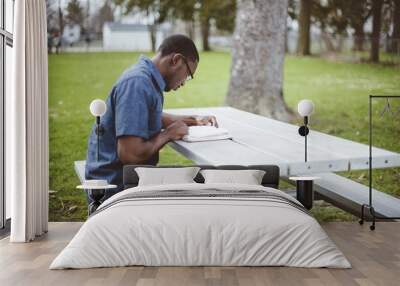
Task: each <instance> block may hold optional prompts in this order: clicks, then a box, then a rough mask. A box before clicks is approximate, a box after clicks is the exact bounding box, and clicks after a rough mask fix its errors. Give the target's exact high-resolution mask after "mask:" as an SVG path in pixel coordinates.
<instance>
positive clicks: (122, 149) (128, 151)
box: [117, 121, 187, 165]
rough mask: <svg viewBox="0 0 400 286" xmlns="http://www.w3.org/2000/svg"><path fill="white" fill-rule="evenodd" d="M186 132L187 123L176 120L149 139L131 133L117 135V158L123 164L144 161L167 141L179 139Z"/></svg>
mask: <svg viewBox="0 0 400 286" xmlns="http://www.w3.org/2000/svg"><path fill="white" fill-rule="evenodd" d="M186 134H187V125H186V124H185V123H183V122H182V121H177V122H175V123H173V124H171V125H170V126H168V128H167V129H165V130H164V131H161V132H160V133H158V134H157V135H155V136H153V137H152V138H151V139H149V140H145V139H143V138H141V137H138V136H132V135H128V136H121V137H118V143H117V145H118V146H117V152H118V158H119V160H120V161H121V163H122V164H124V165H126V164H140V163H143V162H146V161H147V160H148V159H149V158H151V156H153V155H154V154H155V153H156V152H158V151H159V150H160V149H161V148H162V147H163V146H164V145H165V144H167V143H168V142H169V141H171V140H179V139H181V138H182V137H183V136H184V135H186Z"/></svg>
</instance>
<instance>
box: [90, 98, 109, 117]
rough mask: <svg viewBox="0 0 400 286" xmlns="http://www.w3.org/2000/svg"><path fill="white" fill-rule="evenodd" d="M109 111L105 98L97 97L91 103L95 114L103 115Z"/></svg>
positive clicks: (91, 110) (92, 111)
mask: <svg viewBox="0 0 400 286" xmlns="http://www.w3.org/2000/svg"><path fill="white" fill-rule="evenodd" d="M106 111H107V105H106V103H105V102H104V100H101V99H95V100H93V101H92V102H91V103H90V113H92V114H93V116H103V115H104V113H106Z"/></svg>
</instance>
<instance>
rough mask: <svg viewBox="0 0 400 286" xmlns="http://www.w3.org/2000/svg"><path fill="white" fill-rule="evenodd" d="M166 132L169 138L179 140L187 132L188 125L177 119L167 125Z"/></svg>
mask: <svg viewBox="0 0 400 286" xmlns="http://www.w3.org/2000/svg"><path fill="white" fill-rule="evenodd" d="M166 132H167V134H168V137H169V138H170V139H171V140H180V139H182V138H183V136H185V135H186V134H188V126H187V125H186V124H185V122H183V121H181V120H178V121H175V122H174V123H172V124H170V125H169V126H168V127H167V129H166Z"/></svg>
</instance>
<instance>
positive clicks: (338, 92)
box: [49, 52, 400, 221]
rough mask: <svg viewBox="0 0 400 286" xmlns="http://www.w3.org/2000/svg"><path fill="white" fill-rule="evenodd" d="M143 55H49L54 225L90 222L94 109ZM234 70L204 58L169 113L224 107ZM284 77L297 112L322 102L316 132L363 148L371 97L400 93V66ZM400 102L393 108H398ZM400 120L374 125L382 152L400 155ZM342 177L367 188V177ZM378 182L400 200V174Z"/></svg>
mask: <svg viewBox="0 0 400 286" xmlns="http://www.w3.org/2000/svg"><path fill="white" fill-rule="evenodd" d="M138 56H139V54H137V53H90V54H62V55H50V56H49V118H50V189H51V190H53V191H56V192H55V193H54V194H51V196H50V220H52V221H64V220H68V221H74V220H84V219H85V218H86V198H85V196H84V195H83V193H82V192H80V191H78V190H76V189H75V186H76V185H78V183H79V181H78V179H77V177H76V175H75V173H74V170H73V162H74V161H75V160H82V159H84V158H85V156H86V147H87V138H88V134H89V130H90V127H91V124H92V123H93V118H92V116H91V115H90V113H89V110H88V106H89V104H90V102H91V101H92V100H93V99H95V98H102V99H105V98H106V97H107V95H108V93H109V91H110V89H111V87H112V85H113V83H114V82H115V80H116V79H117V78H118V76H119V75H120V74H121V72H122V71H123V70H124V69H126V68H128V67H129V66H130V65H132V64H134V63H135V62H136V61H137V58H138ZM229 68H230V54H228V53H223V52H221V53H218V52H212V53H203V54H201V61H200V64H199V67H198V71H197V73H196V75H195V80H193V81H190V82H189V83H188V84H187V85H186V86H185V87H184V88H182V89H180V90H179V91H178V92H175V93H167V94H165V107H166V108H172V107H206V106H218V105H221V104H222V103H223V101H224V97H225V95H226V92H227V88H228V82H229ZM284 77H285V79H284V96H285V99H286V101H287V103H288V104H289V106H290V107H292V108H293V109H295V108H296V105H297V102H298V101H299V100H300V99H303V98H309V99H311V100H313V101H314V103H315V105H316V111H315V114H313V116H312V117H311V126H312V128H313V129H315V130H320V131H322V132H326V133H329V134H333V135H337V136H340V137H343V138H347V139H351V140H354V141H358V142H362V143H368V137H367V131H368V117H367V115H368V94H371V93H373V94H400V70H399V69H398V68H396V67H389V66H381V65H372V64H365V63H364V64H351V63H344V62H332V61H326V60H323V59H319V58H312V57H292V56H288V57H286V61H285V74H284ZM399 103H400V101H399ZM399 103H397V104H394V103H393V105H395V107H396V108H397V109H398V108H400V104H399ZM382 107H383V103H377V104H375V105H374V109H376V110H378V109H379V108H382ZM376 112H377V113H378V111H376ZM399 118H400V114H399V115H398V116H397V117H396V118H392V119H390V118H388V117H387V116H385V117H384V118H383V119H380V120H376V121H375V122H374V124H376V126H377V128H376V130H377V131H376V132H375V133H374V135H375V138H376V140H375V141H374V143H375V145H376V146H379V147H383V148H386V149H390V150H394V151H397V152H400V143H399V140H398V139H399V138H400V128H399V126H400V125H399V124H398V122H399V121H398V119H399ZM396 120H397V122H396ZM396 123H397V124H396ZM378 126H380V128H378ZM160 163H161V164H189V163H191V162H190V161H188V160H187V159H186V158H184V157H182V156H181V155H179V154H177V153H176V152H174V151H173V150H172V149H171V148H168V147H167V148H164V149H163V150H162V151H161V160H160ZM342 174H344V175H346V176H348V177H351V178H353V179H356V180H358V181H359V182H361V183H364V184H366V183H367V180H366V179H367V176H366V175H367V172H366V171H354V172H349V173H342ZM374 180H375V184H374V187H376V188H378V189H380V190H383V191H386V192H388V193H391V194H395V195H400V169H399V168H395V169H391V170H377V171H376V172H375V175H374ZM313 214H314V215H315V216H316V217H317V218H318V219H319V220H324V221H325V220H338V219H339V220H349V219H353V218H352V217H351V216H349V215H347V214H345V213H344V212H342V211H340V210H338V209H336V208H332V207H329V206H326V204H322V205H317V207H316V208H314V209H313Z"/></svg>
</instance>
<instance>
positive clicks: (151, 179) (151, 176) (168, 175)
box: [135, 167, 200, 186]
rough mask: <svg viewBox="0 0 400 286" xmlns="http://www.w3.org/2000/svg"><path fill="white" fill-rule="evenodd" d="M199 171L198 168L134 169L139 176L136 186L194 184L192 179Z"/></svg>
mask: <svg viewBox="0 0 400 286" xmlns="http://www.w3.org/2000/svg"><path fill="white" fill-rule="evenodd" d="M199 170H200V168H199V167H182V168H146V167H137V168H135V171H136V173H137V174H138V176H139V183H138V186H149V185H166V184H187V183H195V181H194V180H193V179H194V178H195V177H196V175H197V173H198V172H199Z"/></svg>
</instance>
